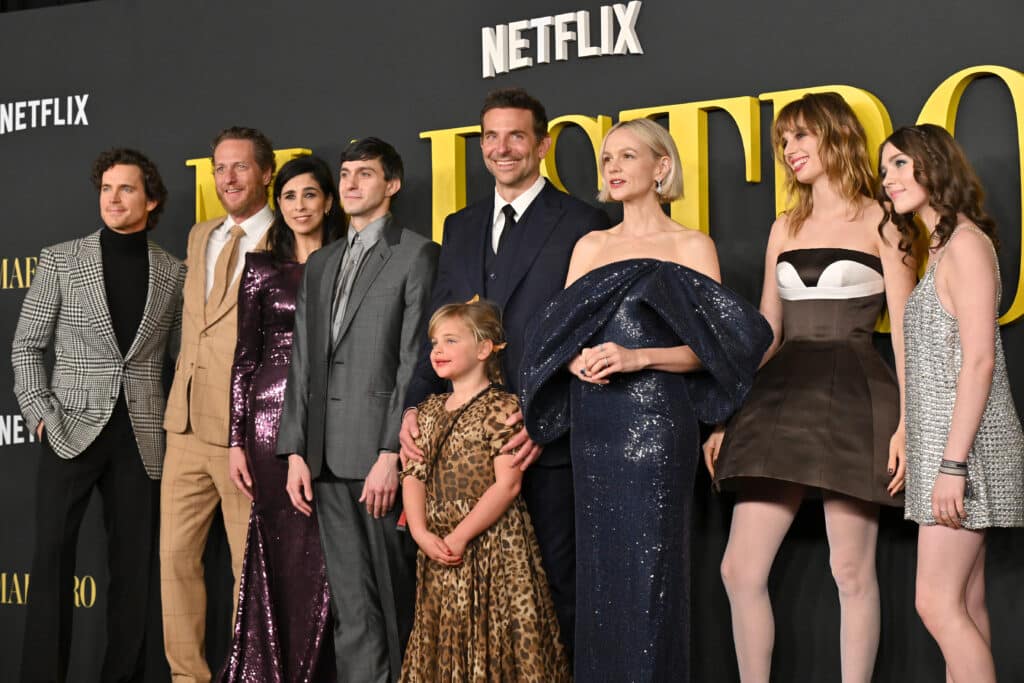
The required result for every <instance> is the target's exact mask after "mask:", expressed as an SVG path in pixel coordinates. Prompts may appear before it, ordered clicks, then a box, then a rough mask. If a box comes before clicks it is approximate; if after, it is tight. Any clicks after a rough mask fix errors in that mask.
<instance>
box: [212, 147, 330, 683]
mask: <svg viewBox="0 0 1024 683" xmlns="http://www.w3.org/2000/svg"><path fill="white" fill-rule="evenodd" d="M335 187H336V186H335V184H334V180H333V178H332V177H331V172H330V169H329V168H328V167H327V165H326V164H325V163H324V162H323V161H322V160H320V159H318V158H316V157H299V158H298V159H293V160H292V161H290V162H288V163H287V164H285V165H284V166H283V167H282V168H281V170H280V171H279V172H278V175H277V178H276V179H275V181H274V198H275V204H276V207H277V208H276V212H275V213H276V215H275V220H274V223H273V225H272V226H271V228H270V232H269V233H268V250H267V251H265V252H254V253H250V254H248V255H247V256H246V261H245V269H244V271H243V274H242V282H241V285H240V289H239V294H238V344H237V346H236V348H235V362H234V367H233V368H232V382H231V434H230V444H229V445H230V447H231V449H230V454H229V459H230V470H231V478H232V480H233V481H234V482H235V485H236V486H238V487H239V488H240V489H241V490H242V492H243V493H245V494H246V495H247V496H249V497H250V498H251V499H252V501H253V505H252V514H251V515H250V517H249V534H248V540H247V543H246V551H245V559H244V563H243V566H242V579H241V582H240V591H239V597H238V614H237V617H236V621H235V630H234V637H233V639H232V643H231V650H230V654H229V657H228V661H227V663H226V664H225V666H224V669H223V671H222V672H221V675H220V680H221V681H229V682H233V681H260V683H291V682H299V681H302V682H307V681H332V682H333V681H334V680H335V667H334V648H333V641H332V624H331V615H330V589H329V588H328V585H327V573H326V570H325V568H324V558H323V552H322V551H321V549H320V537H319V530H318V527H317V521H316V515H315V513H314V514H313V515H312V516H311V517H306V516H305V515H302V514H300V513H298V512H297V511H296V510H295V509H294V508H293V507H292V505H291V502H290V501H289V499H288V494H287V493H286V492H285V480H286V478H287V473H288V465H287V463H286V462H285V461H283V460H280V459H278V458H277V457H276V456H275V451H276V442H277V430H278V424H279V421H280V417H281V404H282V401H283V399H284V389H285V382H286V380H287V377H288V363H289V360H290V357H291V347H292V329H293V327H294V323H295V296H296V293H297V292H298V289H299V283H300V282H301V281H302V273H303V271H304V270H305V261H306V257H308V256H309V254H310V253H311V252H312V251H314V250H315V249H317V248H318V247H320V246H321V245H322V244H323V243H325V242H327V241H330V239H331V238H333V237H334V236H335V235H336V234H337V233H338V232H339V228H338V226H340V225H341V220H340V216H339V208H338V207H339V206H340V204H339V202H338V197H337V190H336V189H335Z"/></svg>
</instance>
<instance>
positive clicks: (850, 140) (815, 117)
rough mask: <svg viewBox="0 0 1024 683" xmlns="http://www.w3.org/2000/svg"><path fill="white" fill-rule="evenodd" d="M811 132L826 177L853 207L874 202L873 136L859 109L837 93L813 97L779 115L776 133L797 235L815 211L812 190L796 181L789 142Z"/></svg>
mask: <svg viewBox="0 0 1024 683" xmlns="http://www.w3.org/2000/svg"><path fill="white" fill-rule="evenodd" d="M801 128H805V129H807V130H809V131H810V132H812V133H814V135H815V136H817V138H818V157H819V158H820V159H821V165H822V167H823V168H824V169H825V175H826V176H828V178H829V180H831V181H832V182H834V183H835V184H836V185H837V186H838V188H839V191H840V193H841V194H842V195H843V197H845V198H846V199H847V200H848V201H850V202H851V203H853V202H855V201H856V199H857V197H859V196H864V197H872V196H873V194H874V193H873V192H872V189H873V187H874V181H873V178H872V175H871V163H870V162H869V161H868V136H867V134H866V133H865V132H864V126H862V125H861V123H860V121H859V120H858V119H857V115H856V114H854V113H853V109H851V108H850V105H849V104H847V103H846V100H844V99H843V98H842V97H840V96H839V95H837V94H836V93H833V92H824V93H807V94H806V95H804V96H803V97H801V98H800V99H799V100H796V101H794V102H790V103H789V104H787V105H786V106H785V107H783V108H782V109H781V110H780V111H779V115H778V117H777V118H776V119H775V126H774V128H773V129H772V147H773V148H774V149H775V157H776V158H777V159H778V160H779V162H780V163H781V164H782V167H783V168H784V169H785V170H786V184H785V187H786V194H787V195H788V196H789V198H790V199H791V200H794V206H793V208H792V209H789V210H788V211H787V212H786V215H787V216H788V217H789V231H790V234H793V235H795V234H796V233H797V232H798V231H799V230H800V228H801V227H802V226H803V224H804V222H805V221H806V220H807V219H808V217H810V215H811V212H812V211H813V210H814V200H813V199H812V195H811V186H810V185H806V184H804V183H801V182H800V181H798V180H797V179H796V175H794V173H793V169H791V168H790V167H789V164H787V163H786V156H785V147H786V145H785V142H784V141H783V137H784V136H785V135H786V134H787V133H790V132H791V131H794V130H799V129H801Z"/></svg>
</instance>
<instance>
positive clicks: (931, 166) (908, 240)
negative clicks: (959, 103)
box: [875, 123, 999, 255]
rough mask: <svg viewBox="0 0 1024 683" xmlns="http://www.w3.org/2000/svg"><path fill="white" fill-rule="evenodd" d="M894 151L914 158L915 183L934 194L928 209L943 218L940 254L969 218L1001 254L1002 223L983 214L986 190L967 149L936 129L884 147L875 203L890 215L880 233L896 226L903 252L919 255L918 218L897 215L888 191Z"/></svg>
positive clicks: (896, 136)
mask: <svg viewBox="0 0 1024 683" xmlns="http://www.w3.org/2000/svg"><path fill="white" fill-rule="evenodd" d="M887 144H888V145H892V146H893V147H895V148H896V149H897V150H899V151H900V152H903V153H904V154H906V155H907V156H909V157H910V158H911V159H912V160H913V162H914V180H916V181H917V183H918V184H919V185H920V186H921V187H923V188H924V189H925V192H927V193H928V205H929V206H931V207H932V208H933V209H935V211H936V213H938V215H939V222H938V224H937V225H936V226H935V234H936V235H938V237H939V242H938V244H937V245H935V248H939V247H942V246H943V245H945V244H946V242H948V241H949V238H950V237H951V236H952V234H953V231H954V230H955V229H956V226H957V216H958V214H963V215H964V216H966V217H967V218H968V219H969V220H970V221H971V222H972V223H974V224H975V225H977V226H978V227H979V228H980V229H981V231H982V232H984V233H985V234H986V235H988V238H989V239H990V240H992V244H993V245H994V246H996V247H997V248H998V246H999V241H998V240H997V239H996V222H995V221H994V220H992V217H991V216H989V215H988V213H987V212H986V211H985V209H984V208H983V206H982V205H983V204H984V202H985V190H984V189H982V187H981V181H979V180H978V175H977V174H976V173H975V172H974V169H973V168H972V167H971V163H970V162H969V161H967V156H966V155H965V154H964V151H963V149H962V148H961V147H960V145H958V144H957V142H956V140H954V139H953V136H952V135H950V134H949V133H948V132H947V131H946V129H945V128H942V127H941V126H936V125H934V124H931V123H923V124H920V125H917V126H904V127H903V128H900V129H899V130H897V131H896V132H894V133H893V134H892V135H890V136H889V137H887V138H886V139H885V142H883V143H882V146H881V147H879V154H878V187H877V188H876V190H875V198H876V199H877V200H878V203H879V204H881V206H882V211H884V212H885V215H884V217H883V218H882V222H881V223H879V225H878V233H879V234H882V231H883V228H884V226H885V224H886V223H887V222H889V221H890V220H891V221H892V222H893V223H894V224H895V225H896V228H897V229H898V230H899V231H900V249H901V250H902V251H904V252H905V253H907V254H908V255H913V249H914V244H915V243H916V242H917V241H918V239H920V237H921V226H920V225H919V224H918V221H916V220H914V215H913V214H912V213H905V214H901V213H896V211H895V210H894V208H893V204H892V200H890V199H889V196H888V195H887V194H886V192H885V188H884V187H883V186H882V173H883V172H884V171H883V167H882V154H881V150H882V149H883V148H884V147H885V146H886V145H887Z"/></svg>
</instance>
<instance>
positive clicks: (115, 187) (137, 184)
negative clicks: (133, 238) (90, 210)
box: [100, 164, 158, 235]
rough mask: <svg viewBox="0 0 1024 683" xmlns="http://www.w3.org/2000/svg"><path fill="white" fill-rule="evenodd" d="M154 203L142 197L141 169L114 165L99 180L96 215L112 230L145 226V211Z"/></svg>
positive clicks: (132, 230) (131, 231)
mask: <svg viewBox="0 0 1024 683" xmlns="http://www.w3.org/2000/svg"><path fill="white" fill-rule="evenodd" d="M157 204H158V202H157V201H156V200H155V199H149V198H148V197H146V186H145V184H144V181H143V177H142V169H140V168H139V167H138V166H134V165H130V164H115V165H113V166H111V167H110V168H108V169H107V170H106V171H104V172H103V177H102V179H101V180H100V217H101V218H102V219H103V223H104V224H106V226H107V227H108V228H110V229H111V230H113V231H114V232H119V233H121V234H125V235H127V234H129V233H133V232H139V231H140V230H145V229H146V221H147V220H148V219H149V212H150V211H152V210H153V209H155V208H156V206H157Z"/></svg>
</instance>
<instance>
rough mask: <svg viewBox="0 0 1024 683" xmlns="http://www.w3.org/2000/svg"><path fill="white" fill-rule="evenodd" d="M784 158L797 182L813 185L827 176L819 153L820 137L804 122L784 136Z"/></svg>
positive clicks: (800, 122)
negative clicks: (820, 178)
mask: <svg viewBox="0 0 1024 683" xmlns="http://www.w3.org/2000/svg"><path fill="white" fill-rule="evenodd" d="M781 143H782V156H783V158H784V159H785V161H786V165H787V166H789V169H790V170H791V171H792V172H793V176H794V177H795V178H796V180H797V182H799V183H803V184H804V185H811V184H813V183H814V181H815V180H816V179H818V178H819V177H822V176H824V175H825V168H824V166H823V165H822V163H821V156H820V154H819V153H818V136H817V134H816V133H814V131H812V130H811V129H810V128H808V127H807V125H806V124H805V123H804V122H803V121H802V120H799V121H797V124H796V126H795V127H794V128H791V129H790V130H787V131H786V132H784V133H783V134H782V139H781Z"/></svg>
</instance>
